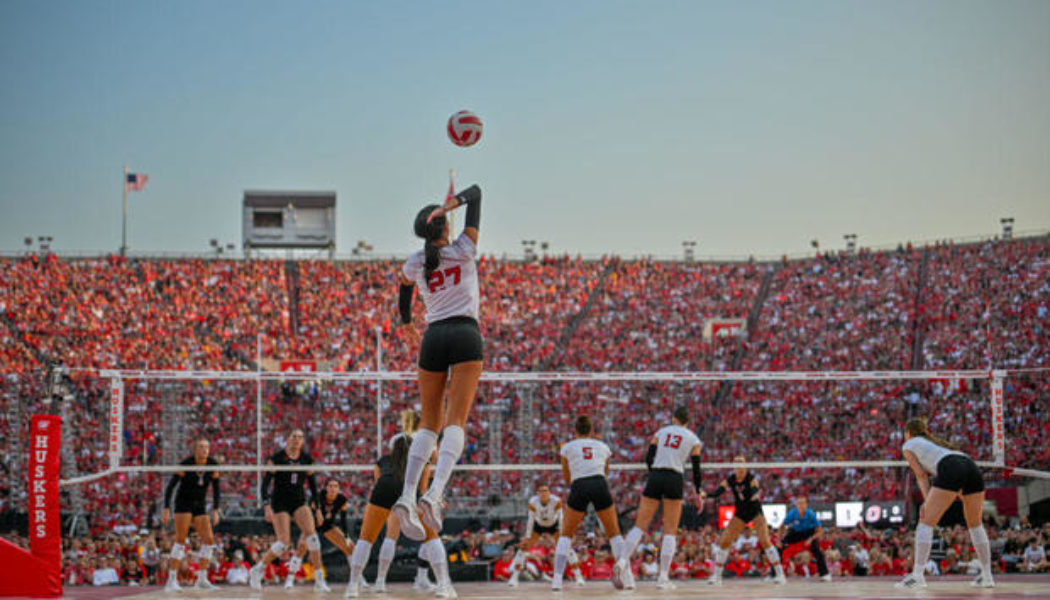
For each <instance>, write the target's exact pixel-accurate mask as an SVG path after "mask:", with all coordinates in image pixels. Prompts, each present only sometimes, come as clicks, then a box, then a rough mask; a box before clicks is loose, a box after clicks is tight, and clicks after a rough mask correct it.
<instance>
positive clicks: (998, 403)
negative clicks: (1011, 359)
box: [988, 370, 1006, 467]
mask: <svg viewBox="0 0 1050 600" xmlns="http://www.w3.org/2000/svg"><path fill="white" fill-rule="evenodd" d="M988 377H989V379H991V393H992V398H991V400H992V461H993V462H994V463H995V464H996V465H998V466H1000V467H1004V466H1006V428H1005V426H1004V423H1003V378H1004V377H1006V371H996V370H990V371H988Z"/></svg>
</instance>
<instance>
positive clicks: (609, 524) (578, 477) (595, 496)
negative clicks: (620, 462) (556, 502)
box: [551, 415, 624, 591]
mask: <svg viewBox="0 0 1050 600" xmlns="http://www.w3.org/2000/svg"><path fill="white" fill-rule="evenodd" d="M592 431H593V427H592V425H591V419H590V417H588V416H587V415H580V416H579V417H577V418H576V434H577V437H576V439H574V440H572V441H571V442H568V443H566V444H564V445H562V447H561V453H560V454H561V472H562V475H563V476H564V477H565V481H566V483H568V484H569V500H568V501H567V502H566V503H565V510H564V513H563V514H564V520H563V522H562V528H561V535H560V536H558V545H557V546H555V549H554V581H553V582H551V588H552V589H554V590H555V591H557V590H560V589H561V588H562V576H563V575H564V574H565V566H566V564H568V562H569V550H570V549H571V548H572V538H573V536H575V535H576V528H577V527H579V526H580V521H582V520H583V517H584V515H585V514H586V512H587V505H589V504H593V505H594V512H596V513H598V520H600V521H601V522H602V528H604V529H605V535H606V536H607V537H608V538H609V546H610V547H611V548H612V554H613V559H614V560H616V561H619V560H620V558H621V557H623V554H624V541H623V536H622V535H620V523H619V520H618V519H619V517H618V515H617V513H616V502H614V501H613V497H612V494H610V493H609V482H608V481H606V479H605V476H606V475H607V474H608V473H609V457H611V456H612V451H611V450H609V446H607V445H606V444H605V442H601V441H598V440H596V439H594V438H593V437H592V434H591V432H592ZM612 583H613V585H614V586H615V587H616V589H623V579H622V571H621V570H620V568H619V562H617V566H616V567H613V577H612Z"/></svg>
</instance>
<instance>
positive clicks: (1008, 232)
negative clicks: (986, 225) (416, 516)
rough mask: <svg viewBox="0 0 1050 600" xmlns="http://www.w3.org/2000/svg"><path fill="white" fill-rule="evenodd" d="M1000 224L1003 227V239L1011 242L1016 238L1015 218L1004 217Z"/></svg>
mask: <svg viewBox="0 0 1050 600" xmlns="http://www.w3.org/2000/svg"><path fill="white" fill-rule="evenodd" d="M999 224H1000V225H1002V226H1003V239H1004V240H1009V239H1011V238H1013V237H1014V218H1013V217H1003V218H1002V219H999Z"/></svg>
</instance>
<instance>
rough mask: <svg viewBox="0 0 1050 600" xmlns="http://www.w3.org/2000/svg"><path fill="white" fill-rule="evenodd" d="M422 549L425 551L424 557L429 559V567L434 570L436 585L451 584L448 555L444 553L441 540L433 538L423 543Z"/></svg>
mask: <svg viewBox="0 0 1050 600" xmlns="http://www.w3.org/2000/svg"><path fill="white" fill-rule="evenodd" d="M423 551H424V552H425V553H426V559H427V560H428V561H430V568H431V569H433V570H434V577H436V578H437V584H438V587H445V586H448V585H452V581H451V580H450V579H449V577H448V555H447V554H445V546H444V544H442V543H441V540H440V539H438V538H434V539H432V540H430V541H429V542H427V543H425V544H423Z"/></svg>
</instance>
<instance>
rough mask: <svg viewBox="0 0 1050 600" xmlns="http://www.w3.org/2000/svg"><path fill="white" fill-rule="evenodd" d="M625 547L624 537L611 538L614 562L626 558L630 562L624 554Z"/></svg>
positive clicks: (610, 543)
mask: <svg viewBox="0 0 1050 600" xmlns="http://www.w3.org/2000/svg"><path fill="white" fill-rule="evenodd" d="M566 539H568V538H566ZM625 545H626V544H625V543H624V541H623V536H622V535H618V536H616V537H614V538H610V539H609V546H610V547H611V548H612V553H613V559H614V560H620V559H621V558H626V559H627V560H630V557H628V556H625V555H624V553H623V551H624V546H625ZM566 554H568V553H566Z"/></svg>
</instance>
